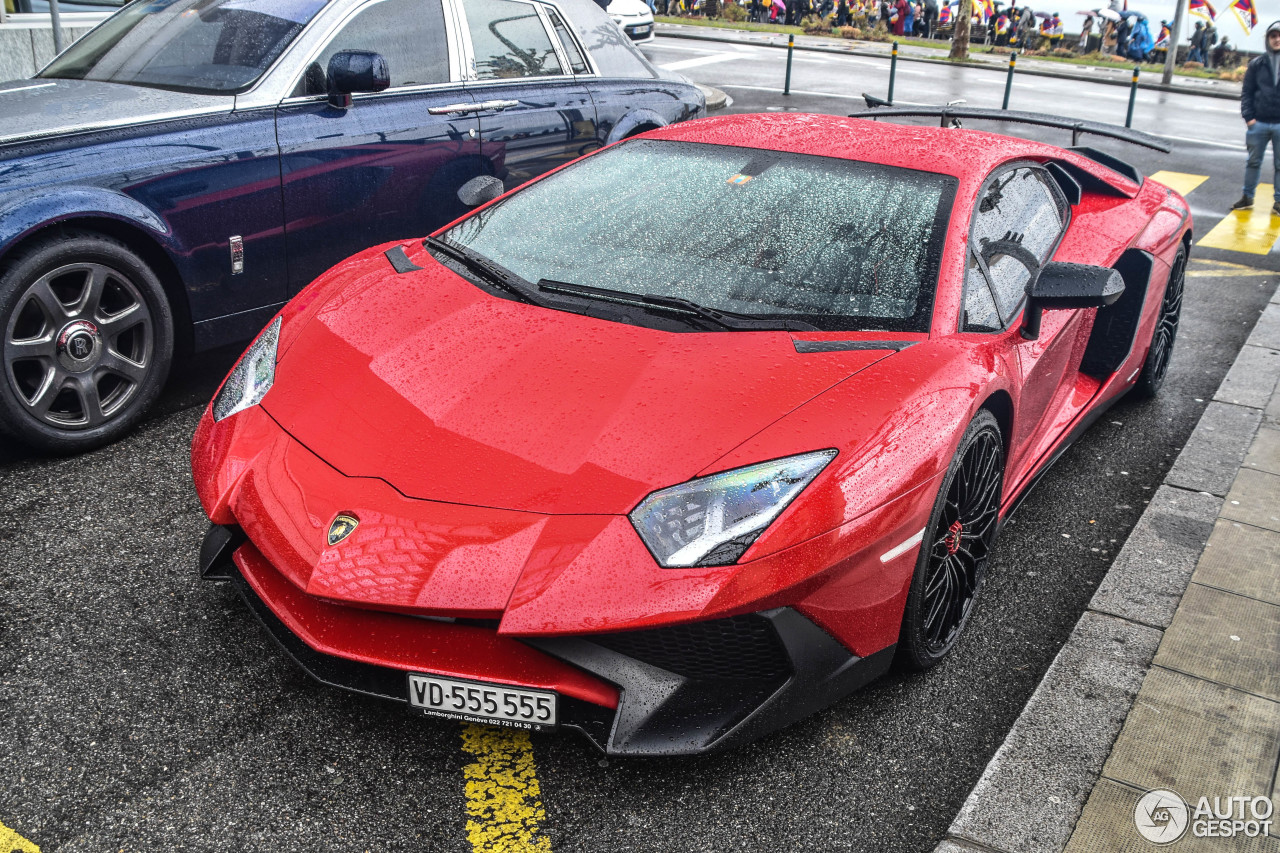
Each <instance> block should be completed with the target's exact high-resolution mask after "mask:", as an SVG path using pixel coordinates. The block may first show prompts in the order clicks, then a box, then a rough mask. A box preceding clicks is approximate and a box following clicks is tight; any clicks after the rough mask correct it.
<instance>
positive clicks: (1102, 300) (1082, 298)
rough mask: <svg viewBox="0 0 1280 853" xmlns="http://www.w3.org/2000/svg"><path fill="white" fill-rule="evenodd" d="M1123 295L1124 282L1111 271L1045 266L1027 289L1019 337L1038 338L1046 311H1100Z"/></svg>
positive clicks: (1054, 265)
mask: <svg viewBox="0 0 1280 853" xmlns="http://www.w3.org/2000/svg"><path fill="white" fill-rule="evenodd" d="M1122 293H1124V279H1123V278H1121V276H1120V273H1119V272H1118V271H1116V270H1113V269H1111V268H1110V267H1095V266H1090V265H1088V264H1064V263H1048V264H1045V265H1044V266H1043V267H1042V268H1041V269H1040V274H1039V275H1037V276H1036V277H1035V278H1034V279H1032V280H1031V282H1030V283H1029V284H1028V285H1027V310H1026V312H1025V313H1024V315H1023V318H1024V319H1023V324H1022V337H1024V338H1026V339H1027V340H1029V341H1034V340H1035V339H1036V338H1038V337H1040V313H1041V312H1042V311H1044V309H1046V308H1101V307H1102V306H1104V305H1110V304H1112V303H1113V302H1115V301H1116V300H1117V299H1119V298H1120V295H1121V294H1122Z"/></svg>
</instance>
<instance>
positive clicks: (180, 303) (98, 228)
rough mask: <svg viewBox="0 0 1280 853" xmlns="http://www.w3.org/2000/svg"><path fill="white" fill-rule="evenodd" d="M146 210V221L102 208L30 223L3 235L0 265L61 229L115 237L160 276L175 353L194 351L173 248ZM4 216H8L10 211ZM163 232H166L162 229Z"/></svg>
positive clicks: (184, 297)
mask: <svg viewBox="0 0 1280 853" xmlns="http://www.w3.org/2000/svg"><path fill="white" fill-rule="evenodd" d="M135 204H136V203H135ZM143 210H145V211H146V213H147V214H148V216H147V218H146V219H143V220H139V219H135V218H133V217H128V218H121V217H119V216H112V215H108V214H106V213H104V212H101V211H97V212H84V211H83V210H81V211H80V212H66V213H62V214H60V215H56V216H54V217H51V218H48V219H46V220H44V221H42V222H39V223H37V224H35V225H31V226H29V227H27V228H26V229H25V230H23V231H21V233H19V234H17V235H7V234H6V235H0V236H2V237H3V238H5V239H2V240H0V245H3V246H4V249H3V253H2V254H0V267H3V266H4V265H5V264H6V262H7V261H8V259H10V258H12V257H13V256H14V255H15V254H16V253H20V252H21V251H22V250H23V249H25V248H26V247H28V246H30V245H32V244H34V243H36V242H38V241H40V240H43V239H45V238H46V237H48V236H49V235H50V234H52V233H55V232H58V231H67V230H76V231H85V232H92V233H95V234H101V235H103V236H105V237H110V238H112V239H115V240H117V241H119V242H121V243H123V244H124V245H125V246H126V247H128V248H129V250H130V251H132V252H133V253H134V254H136V255H137V256H138V257H139V258H141V259H142V260H143V261H144V262H145V263H146V264H147V265H148V266H149V267H151V269H152V271H153V272H155V274H156V277H157V278H158V279H160V284H161V286H162V287H163V288H164V292H165V295H166V296H167V297H168V299H169V306H170V308H171V309H172V311H173V320H174V329H173V334H174V349H175V355H185V354H188V353H190V352H191V348H192V343H193V335H192V320H191V307H190V305H189V304H188V301H187V291H186V287H185V286H184V285H183V280H182V275H181V273H180V272H179V271H178V267H177V264H176V263H175V262H174V260H173V257H172V255H171V254H170V250H169V249H168V248H166V246H165V245H163V244H162V242H161V239H160V237H159V235H158V234H157V233H156V230H157V229H156V227H155V226H156V224H159V225H160V226H161V228H163V223H160V220H159V219H158V218H156V217H155V215H154V214H153V213H151V211H149V210H147V209H146V208H143ZM4 218H8V214H6V216H5V217H4ZM161 233H164V232H163V230H161Z"/></svg>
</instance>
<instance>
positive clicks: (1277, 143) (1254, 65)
mask: <svg viewBox="0 0 1280 853" xmlns="http://www.w3.org/2000/svg"><path fill="white" fill-rule="evenodd" d="M1266 38H1267V52H1266V53H1264V54H1262V55H1261V56H1258V57H1255V58H1254V60H1253V61H1252V62H1250V63H1249V68H1248V70H1247V71H1245V73H1244V87H1243V88H1242V89H1241V91H1240V115H1241V116H1243V117H1244V123H1245V125H1246V126H1247V127H1248V130H1246V131H1245V134H1244V143H1245V147H1246V148H1248V150H1249V159H1248V160H1247V161H1246V162H1245V167H1244V195H1242V196H1240V200H1239V201H1237V202H1236V203H1235V204H1233V205H1231V209H1232V210H1246V209H1248V208H1251V207H1253V193H1254V191H1255V190H1256V189H1257V188H1258V178H1259V176H1260V175H1261V173H1262V155H1263V154H1265V153H1266V152H1267V143H1268V142H1270V143H1271V160H1272V164H1273V166H1274V168H1275V179H1274V186H1275V199H1274V203H1273V204H1272V206H1271V215H1272V216H1280V21H1275V22H1273V23H1271V24H1270V25H1269V26H1268V27H1267V36H1266Z"/></svg>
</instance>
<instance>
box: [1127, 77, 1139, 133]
mask: <svg viewBox="0 0 1280 853" xmlns="http://www.w3.org/2000/svg"><path fill="white" fill-rule="evenodd" d="M1140 70H1142V69H1140V68H1139V67H1138V66H1136V65H1135V66H1133V82H1132V83H1130V84H1129V112H1128V113H1127V114H1126V115H1125V117H1124V126H1125V127H1132V126H1133V102H1134V100H1135V99H1136V98H1137V96H1138V72H1139V71H1140Z"/></svg>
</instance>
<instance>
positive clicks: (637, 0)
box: [608, 0, 656, 41]
mask: <svg viewBox="0 0 1280 853" xmlns="http://www.w3.org/2000/svg"><path fill="white" fill-rule="evenodd" d="M608 11H609V17H610V18H613V22H614V23H615V24H617V25H618V26H619V27H621V28H622V31H623V32H624V33H626V34H627V38H629V39H631V40H632V41H653V40H654V38H656V35H655V34H654V31H653V10H652V9H650V8H649V4H648V3H646V2H644V0H613V2H612V3H610V4H609V10H608Z"/></svg>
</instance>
